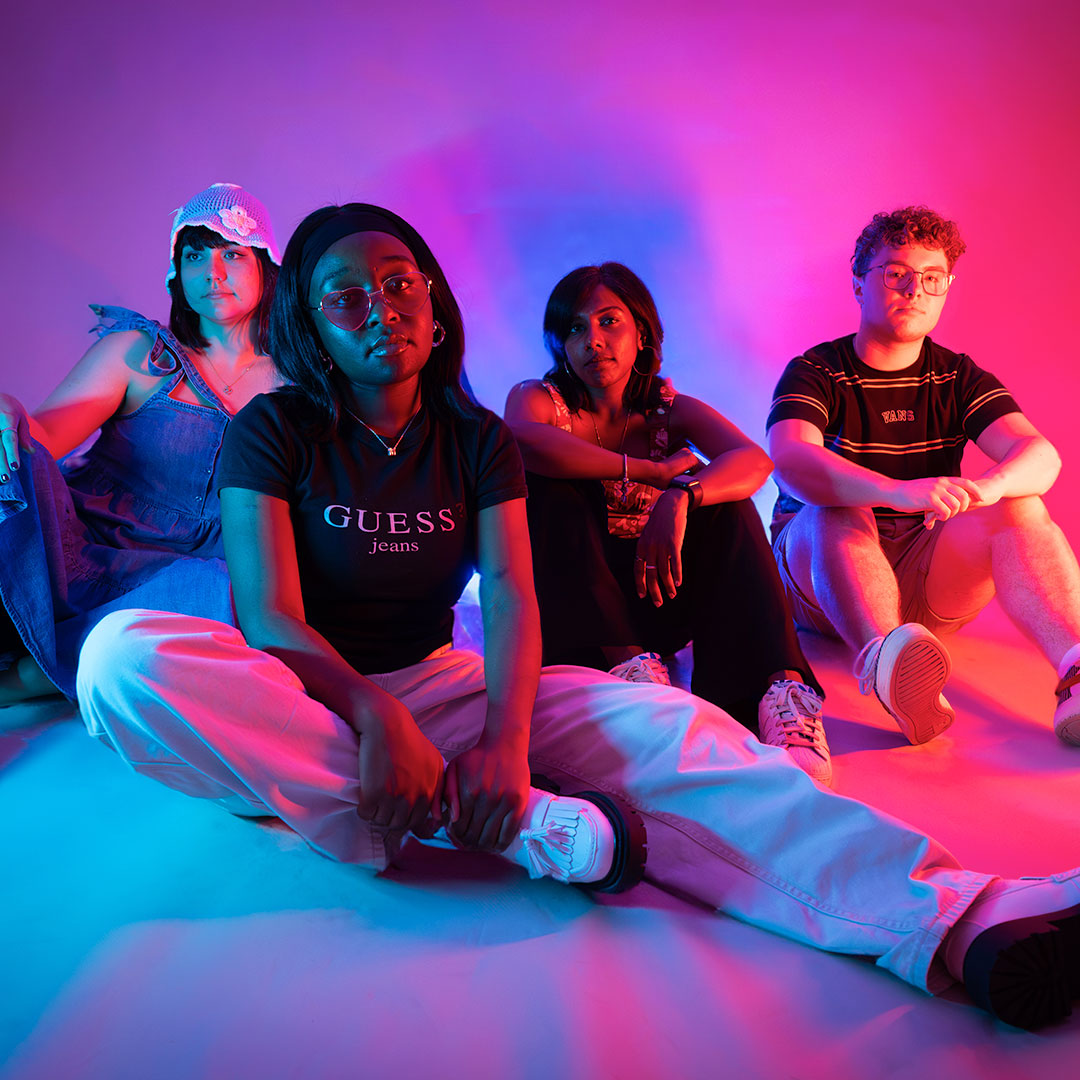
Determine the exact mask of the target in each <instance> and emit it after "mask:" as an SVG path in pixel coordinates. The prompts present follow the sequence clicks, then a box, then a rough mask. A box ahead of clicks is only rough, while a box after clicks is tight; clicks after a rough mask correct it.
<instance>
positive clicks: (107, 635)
mask: <svg viewBox="0 0 1080 1080" xmlns="http://www.w3.org/2000/svg"><path fill="white" fill-rule="evenodd" d="M149 614H150V612H146V611H141V610H138V609H131V610H126V611H114V612H112V613H111V614H109V615H106V616H105V618H103V619H102V620H101V621H100V622H99V623H98V624H97V625H96V626H95V627H94V628H93V629H92V630H91V631H90V633H89V634H87V636H86V640H85V641H84V642H83V644H82V648H81V649H80V650H79V666H78V672H77V674H76V679H75V683H76V693H77V695H78V699H79V702H80V704H84V703H87V702H92V701H97V700H100V699H101V698H102V697H107V696H109V692H110V690H111V689H115V687H116V685H117V684H118V683H119V682H122V681H123V680H124V678H125V676H127V675H129V673H130V672H132V671H142V670H144V663H143V660H144V657H141V656H139V655H138V654H139V652H140V646H143V645H145V639H144V637H143V635H140V633H139V626H140V624H141V623H142V621H143V619H144V618H145V617H146V616H147V615H149Z"/></svg>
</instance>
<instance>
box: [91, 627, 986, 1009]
mask: <svg viewBox="0 0 1080 1080" xmlns="http://www.w3.org/2000/svg"><path fill="white" fill-rule="evenodd" d="M373 681H374V682H375V683H377V684H378V685H379V686H381V687H382V688H383V689H385V690H386V691H387V692H389V693H390V694H393V695H394V697H396V698H398V699H399V700H401V701H402V702H403V703H404V704H405V705H406V706H407V707H408V708H409V710H410V712H411V713H412V715H413V716H414V717H415V719H416V722H417V723H418V724H419V726H420V728H421V730H422V731H423V732H424V734H425V735H426V736H427V737H428V738H429V739H430V740H431V741H432V742H433V743H434V744H435V746H436V747H438V749H439V750H440V752H441V753H442V754H443V755H444V757H446V758H448V759H449V758H453V757H454V756H455V755H456V754H458V753H460V752H461V751H462V750H464V749H466V748H468V747H469V746H471V745H472V744H473V743H474V742H475V740H476V738H477V736H478V735H479V733H480V731H481V729H482V727H483V723H484V716H485V708H486V696H485V693H484V669H483V661H482V659H481V658H480V657H478V656H477V655H475V654H474V653H470V652H463V651H454V650H451V651H448V652H446V653H444V654H443V655H439V656H435V657H433V658H429V659H427V660H424V661H422V662H421V663H419V664H414V665H412V666H411V667H407V668H403V669H402V670H400V671H394V672H391V673H389V674H385V675H375V676H373ZM78 694H79V702H80V704H81V706H82V711H83V715H84V717H85V719H86V724H87V727H88V728H89V730H90V732H91V734H93V735H95V736H97V737H98V738H100V739H101V740H102V741H104V742H106V743H107V744H108V745H109V746H111V747H112V748H113V749H115V750H116V752H117V753H118V754H120V756H121V757H123V758H124V759H125V760H126V761H127V762H128V763H129V764H130V765H131V766H132V767H133V768H134V769H135V770H136V771H138V772H140V773H144V774H146V775H147V776H152V777H154V778H155V779H157V780H160V781H161V782H162V783H165V784H168V785H169V786H170V787H174V788H177V789H178V790H180V791H183V792H186V793H187V794H189V795H194V796H197V797H200V798H205V799H212V800H216V801H219V802H221V803H223V804H224V805H226V806H227V807H229V808H230V809H234V810H241V811H243V810H247V811H248V812H251V811H260V810H263V811H266V812H269V813H272V814H274V815H276V816H278V817H280V818H281V819H282V820H283V821H285V822H286V823H287V824H289V825H290V826H291V827H292V828H293V829H295V830H296V831H297V832H298V833H299V834H300V835H301V836H302V837H303V838H304V839H305V840H306V841H307V842H308V843H309V844H310V845H311V846H312V847H313V848H315V849H316V850H318V851H320V852H322V853H323V854H324V855H328V856H330V857H331V858H334V859H339V860H343V861H346V862H356V863H364V864H367V865H370V866H372V867H374V868H376V869H379V868H382V867H385V866H386V864H387V862H388V860H389V859H391V858H392V857H393V855H394V853H395V851H396V850H397V847H398V846H399V845H400V843H401V841H402V839H403V838H402V837H401V836H400V835H398V834H394V835H388V834H387V833H386V832H385V831H382V830H379V829H376V828H374V827H372V826H371V825H369V824H368V823H367V822H365V821H362V820H361V819H360V818H359V817H358V816H357V813H356V804H357V784H358V781H357V736H356V734H355V732H354V731H353V730H352V729H351V728H350V727H349V726H348V724H346V723H345V722H344V721H343V720H342V719H341V718H340V717H338V716H337V715H335V714H334V713H332V712H330V710H328V709H327V708H325V707H324V706H323V705H321V704H319V703H318V702H317V701H315V700H313V699H312V698H310V697H308V696H307V694H306V693H305V692H304V689H303V686H302V685H301V683H300V680H299V679H298V678H297V677H296V675H295V674H294V673H293V672H292V671H291V670H289V668H287V667H286V666H285V665H284V664H283V663H281V661H279V660H277V659H276V658H274V657H272V656H269V655H268V654H266V653H263V652H258V651H256V650H254V649H250V648H249V647H248V646H247V645H246V644H245V642H244V639H243V637H242V636H241V634H240V633H239V631H237V630H236V629H234V628H233V627H231V626H227V625H225V624H224V623H216V622H212V621H209V620H206V619H197V618H193V617H190V616H185V615H173V614H162V613H159V612H150V611H122V612H116V613H114V614H111V615H109V616H107V617H106V618H105V619H104V620H102V622H101V623H99V624H98V626H97V627H96V628H95V629H94V630H93V631H92V632H91V634H90V636H89V638H88V639H87V641H86V644H85V646H84V648H83V651H82V658H81V662H80V665H79V673H78ZM529 761H530V764H531V766H532V768H533V770H534V771H536V772H540V773H543V774H545V775H547V776H548V777H550V778H551V779H552V780H554V781H555V782H557V783H559V784H561V785H562V786H563V787H564V789H565V790H566V791H567V793H572V792H573V791H575V790H582V789H585V788H592V789H597V790H601V791H606V792H609V793H612V794H616V795H619V796H621V797H623V798H624V799H626V800H627V801H628V802H630V803H631V804H633V805H634V806H635V807H637V809H638V810H639V811H640V812H641V813H642V815H643V816H644V818H645V824H646V828H647V830H648V839H649V855H648V865H647V873H648V877H649V878H650V879H651V880H653V881H655V882H656V883H657V884H658V885H661V886H666V887H670V888H674V889H676V890H679V891H681V892H683V893H686V894H689V895H691V896H694V897H696V898H698V899H699V900H702V901H704V902H705V903H706V904H709V905H710V906H712V907H714V908H717V909H719V910H720V911H723V912H726V913H727V914H730V915H733V916H735V917H736V918H739V919H742V920H744V921H746V922H749V923H752V924H754V925H755V926H760V927H764V928H765V929H768V930H772V931H774V932H776V933H778V934H783V935H784V936H786V937H788V938H791V939H793V940H795V941H800V942H803V943H805V944H808V945H814V946H816V947H817V948H820V949H826V950H828V951H830V952H840V953H854V954H859V955H864V956H869V957H873V958H875V959H876V961H877V963H878V964H879V965H880V966H882V967H884V968H887V969H888V970H889V971H892V972H894V973H895V974H896V975H898V976H900V977H901V978H902V979H905V980H907V981H908V982H910V983H912V984H914V985H915V986H917V987H919V988H921V989H924V990H929V991H931V992H936V991H939V990H941V989H943V988H944V987H945V986H947V985H949V984H950V983H951V982H952V981H953V980H952V979H951V977H950V976H949V975H948V974H947V972H946V971H945V969H944V965H943V964H942V963H941V961H940V960H939V959H938V958H937V953H938V950H939V948H940V945H941V942H942V938H943V937H944V935H945V934H946V932H947V931H948V929H949V927H951V926H952V925H953V924H954V923H955V922H956V920H957V919H958V918H959V917H960V915H961V914H962V913H963V912H964V910H965V909H966V908H967V906H968V905H969V904H970V903H971V901H972V900H973V899H974V898H975V897H976V896H977V895H978V894H979V893H980V892H981V891H982V889H983V888H984V887H985V886H986V884H987V883H988V882H989V881H991V880H993V879H992V878H991V877H990V876H988V875H985V874H976V873H972V872H970V871H967V870H963V869H961V867H960V866H959V865H958V864H957V862H956V860H955V859H954V858H953V857H952V856H951V855H950V854H949V853H948V852H947V851H946V850H945V849H944V848H943V847H941V846H940V845H939V844H937V843H936V842H935V841H933V840H931V839H930V838H929V837H927V836H925V835H923V834H922V833H919V832H918V831H916V830H915V829H913V828H911V827H910V826H908V825H905V824H903V823H902V822H900V821H898V820H896V819H895V818H892V817H889V816H888V815H886V814H883V813H882V812H881V811H879V810H875V809H873V808H872V807H869V806H866V805H865V804H863V803H859V802H856V801H854V800H853V799H847V798H844V797H842V796H840V795H835V794H833V793H832V792H830V791H828V790H826V789H824V788H822V787H819V786H818V785H817V784H816V783H815V782H814V781H813V780H811V779H810V778H809V777H808V776H807V775H806V774H805V773H804V772H803V771H802V770H801V769H799V768H798V767H797V766H796V765H794V764H793V763H792V762H791V760H790V758H789V756H788V754H787V752H786V751H784V750H782V749H778V748H776V747H771V746H764V745H762V744H761V743H759V742H758V741H757V739H755V738H754V736H753V735H751V734H750V733H749V732H748V731H747V730H746V729H745V728H744V727H742V726H741V725H740V724H738V723H736V722H735V721H734V720H732V719H731V718H730V717H729V716H728V715H727V714H726V713H724V712H721V711H720V710H719V709H717V708H716V707H715V706H713V705H710V704H709V703H708V702H705V701H703V700H701V699H699V698H695V697H692V696H691V695H689V694H687V693H684V692H683V691H681V690H676V689H673V688H671V687H662V686H654V685H647V684H644V685H643V684H640V683H626V682H623V681H621V680H619V679H616V678H613V677H611V676H608V675H605V674H603V673H601V672H597V671H593V670H591V669H585V668H573V667H554V668H546V669H544V672H543V674H542V675H541V678H540V688H539V692H538V694H537V698H536V707H535V710H534V713H533V722H532V735H531V740H530V750H529Z"/></svg>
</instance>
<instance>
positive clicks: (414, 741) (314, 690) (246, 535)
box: [221, 488, 443, 829]
mask: <svg viewBox="0 0 1080 1080" xmlns="http://www.w3.org/2000/svg"><path fill="white" fill-rule="evenodd" d="M221 522H222V533H223V536H224V540H225V559H226V562H227V563H228V566H229V575H230V577H231V579H232V587H233V597H234V600H235V603H236V612H237V615H238V617H239V621H240V629H241V630H242V631H243V633H244V636H245V638H246V639H247V642H248V644H249V645H251V646H252V648H255V649H261V650H263V651H264V652H268V653H270V654H271V655H273V656H276V657H278V658H279V659H280V660H281V661H282V662H283V663H285V664H287V665H288V666H289V667H290V668H291V669H292V670H293V671H294V672H295V673H296V674H297V676H298V677H299V678H300V681H301V682H302V683H303V684H304V688H305V689H306V690H307V692H308V693H309V694H310V695H311V696H312V697H313V698H315V699H316V700H317V701H321V702H322V703H323V704H324V705H325V706H326V707H327V708H328V709H330V710H331V711H333V712H335V713H337V715H338V716H340V717H341V718H342V719H343V720H344V721H345V722H346V723H347V724H348V725H349V726H350V727H351V728H352V729H353V730H354V731H355V732H356V733H357V735H358V736H359V743H360V745H359V755H360V765H359V779H360V791H361V796H360V804H359V806H358V808H357V809H358V813H359V814H360V816H361V817H363V818H365V819H367V820H369V821H371V822H373V823H374V824H376V825H379V826H383V827H387V828H392V829H415V828H418V827H420V826H421V825H422V824H423V822H424V821H425V820H426V819H427V818H428V816H429V815H431V814H434V816H436V817H438V816H439V813H440V809H441V795H442V765H443V762H442V758H441V756H440V755H439V752H438V751H437V750H436V749H435V747H434V746H432V744H431V743H430V742H429V741H428V740H427V739H426V738H425V737H424V736H423V735H422V734H421V732H420V729H419V728H418V727H417V726H416V722H415V721H414V720H413V718H412V716H411V715H410V714H409V711H408V709H406V708H405V706H404V705H403V704H402V703H401V702H400V701H398V700H397V698H395V697H393V696H391V695H390V694H388V693H386V692H385V691H384V690H382V689H380V688H379V687H378V686H376V685H375V684H374V683H373V682H371V680H370V679H366V678H365V677H364V676H363V675H361V674H360V673H359V672H357V671H356V670H355V669H354V668H352V667H351V666H350V665H349V664H348V663H347V662H346V661H345V659H344V658H343V657H342V656H341V654H340V653H339V652H338V651H337V650H336V649H335V648H334V647H333V646H332V645H331V644H330V642H328V641H327V640H326V639H325V638H324V637H323V636H322V635H321V634H319V633H318V632H317V631H315V630H314V629H312V627H310V626H309V625H308V624H307V622H306V621H305V619H304V602H303V597H302V594H301V586H300V571H299V568H298V566H297V560H296V541H295V537H294V534H293V528H292V521H291V519H290V516H289V506H288V503H286V502H284V501H283V500H281V499H275V498H273V497H272V496H269V495H262V494H259V493H258V492H253V491H248V490H245V489H241V488H224V489H223V490H222V492H221Z"/></svg>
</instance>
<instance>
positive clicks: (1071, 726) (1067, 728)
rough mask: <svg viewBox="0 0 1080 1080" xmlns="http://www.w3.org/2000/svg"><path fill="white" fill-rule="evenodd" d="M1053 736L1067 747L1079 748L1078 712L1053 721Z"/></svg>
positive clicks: (1079, 724) (1079, 723) (1079, 717)
mask: <svg viewBox="0 0 1080 1080" xmlns="http://www.w3.org/2000/svg"><path fill="white" fill-rule="evenodd" d="M1054 734H1055V735H1057V737H1058V738H1059V739H1060V740H1061V741H1062V742H1063V743H1066V744H1068V745H1069V746H1080V712H1077V713H1076V714H1075V715H1073V716H1064V717H1062V718H1061V719H1060V720H1057V721H1055V723H1054Z"/></svg>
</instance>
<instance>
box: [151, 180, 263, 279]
mask: <svg viewBox="0 0 1080 1080" xmlns="http://www.w3.org/2000/svg"><path fill="white" fill-rule="evenodd" d="M188 225H205V226H206V228H208V229H213V230H214V232H216V233H217V234H218V235H219V236H223V237H224V238H225V239H226V240H228V241H229V243H231V244H243V245H244V247H261V248H266V250H267V252H268V253H269V255H270V258H271V259H272V260H273V261H274V262H275V263H276V264H278V265H279V266H280V265H281V255H280V254H279V252H278V248H277V244H276V243H275V241H274V230H273V228H272V226H271V225H270V215H269V214H268V213H267V212H266V207H265V206H263V204H262V203H261V202H260V201H259V200H258V199H256V198H255V196H254V195H252V194H251V193H250V192H248V191H245V190H244V189H243V188H242V187H241V186H240V185H239V184H211V185H210V186H209V187H208V188H207V189H206V190H205V191H200V192H199V194H198V195H195V196H194V197H192V198H190V199H188V201H187V202H186V203H184V205H183V206H181V207H178V208H177V210H176V216H175V217H174V218H173V227H172V235H171V236H170V237H169V272H168V274H166V276H165V282H166V284H168V282H170V281H172V279H173V278H174V277H175V276H176V267H175V266H174V265H173V247H174V245H175V244H176V234H177V233H178V232H179V231H180V230H181V229H183V228H184V227H186V226H188Z"/></svg>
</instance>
